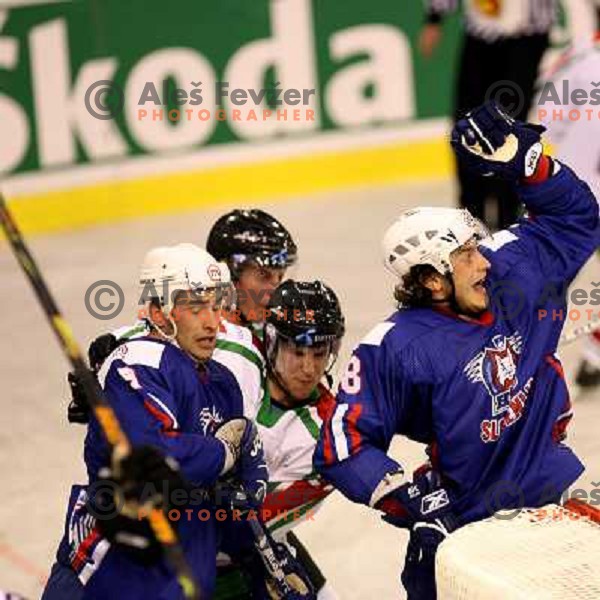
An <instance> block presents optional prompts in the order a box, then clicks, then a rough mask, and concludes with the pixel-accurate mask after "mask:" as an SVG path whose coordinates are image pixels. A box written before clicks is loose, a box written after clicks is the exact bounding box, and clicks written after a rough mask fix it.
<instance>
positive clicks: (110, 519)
mask: <svg viewBox="0 0 600 600" xmlns="http://www.w3.org/2000/svg"><path fill="white" fill-rule="evenodd" d="M180 489H187V488H186V484H185V482H184V480H183V478H182V476H181V474H180V472H179V466H178V464H177V462H176V461H175V460H174V459H173V458H171V457H165V456H164V455H163V454H162V453H161V452H160V451H159V450H157V449H156V448H154V447H152V446H139V447H137V448H134V449H133V450H132V451H131V453H130V454H129V455H127V456H126V457H125V458H122V459H115V460H114V461H113V466H112V468H106V469H102V470H101V471H100V473H99V479H98V481H97V482H96V483H95V484H92V485H90V488H89V491H88V493H89V494H90V499H89V500H88V511H89V512H90V513H91V514H92V515H94V516H95V517H96V520H97V525H98V528H99V529H100V532H101V533H102V534H103V535H104V537H106V538H107V539H108V540H109V541H110V542H111V543H113V544H115V545H116V546H118V547H119V548H121V549H122V550H124V551H125V552H127V553H128V554H129V555H130V556H132V558H134V559H136V560H138V561H139V562H142V563H144V564H152V563H154V562H156V561H157V560H158V559H159V558H160V557H161V555H162V547H161V545H160V543H159V542H158V540H157V539H156V537H155V535H154V532H153V531H152V528H151V526H150V523H149V522H148V520H147V519H144V518H143V516H144V515H147V514H149V512H150V511H151V510H152V509H155V508H159V509H161V510H164V511H165V512H167V511H168V510H169V508H170V506H171V504H170V498H171V495H172V493H173V492H174V491H175V490H180Z"/></svg>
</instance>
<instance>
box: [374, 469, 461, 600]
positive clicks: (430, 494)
mask: <svg viewBox="0 0 600 600" xmlns="http://www.w3.org/2000/svg"><path fill="white" fill-rule="evenodd" d="M376 508H379V509H380V510H383V511H385V513H386V514H385V515H384V516H383V517H382V518H383V520H384V521H387V522H388V523H391V524H392V525H395V526H396V527H402V528H409V529H410V538H409V542H408V546H407V548H406V558H405V562H404V570H403V571H402V576H401V579H402V583H403V585H404V587H405V589H406V592H407V594H408V599H409V600H417V599H418V600H435V597H436V592H435V554H436V551H437V548H438V546H439V545H440V543H441V542H442V541H443V540H444V538H445V537H446V536H447V535H448V534H449V533H451V532H452V531H454V530H455V529H456V528H457V527H458V522H457V520H456V518H455V516H454V514H453V513H452V509H451V502H450V498H449V497H448V492H447V491H446V490H445V489H444V488H443V487H441V486H440V481H439V478H438V477H437V476H436V474H435V473H434V472H433V471H428V472H426V473H424V474H422V475H418V476H417V477H416V478H415V479H414V481H413V482H412V483H405V484H403V485H401V486H399V487H397V488H396V489H395V490H393V491H392V492H391V493H389V494H388V495H386V496H384V497H383V498H382V499H381V500H380V501H379V502H378V503H377V504H376Z"/></svg>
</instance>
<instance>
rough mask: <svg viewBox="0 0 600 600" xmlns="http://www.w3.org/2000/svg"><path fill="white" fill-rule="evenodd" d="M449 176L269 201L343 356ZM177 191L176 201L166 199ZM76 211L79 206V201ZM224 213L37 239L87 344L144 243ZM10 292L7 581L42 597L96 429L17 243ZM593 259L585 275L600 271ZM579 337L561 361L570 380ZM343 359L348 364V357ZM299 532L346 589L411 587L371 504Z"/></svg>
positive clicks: (0, 546) (596, 440) (132, 274)
mask: <svg viewBox="0 0 600 600" xmlns="http://www.w3.org/2000/svg"><path fill="white" fill-rule="evenodd" d="M451 198H452V190H451V188H450V186H449V184H431V185H421V186H417V185H410V186H409V185H407V186H403V187H387V188H380V189H376V190H353V191H351V192H347V193H336V194H335V195H325V196H319V197H313V198H299V199H295V200H291V201H287V202H285V203H273V204H263V205H261V206H262V207H264V208H266V209H267V210H271V211H272V212H273V213H274V214H275V215H277V216H278V217H279V218H280V219H281V220H282V221H283V222H284V223H286V224H287V225H288V226H289V227H290V229H291V230H292V232H293V234H294V236H295V237H296V239H297V241H298V244H299V247H300V265H299V266H298V267H297V268H296V270H295V271H294V272H293V273H292V275H293V276H294V277H298V278H310V279H313V278H316V277H319V278H322V279H323V280H325V281H326V282H327V283H329V284H330V285H331V286H332V287H333V288H334V289H335V290H336V291H337V292H338V294H339V295H340V297H341V300H342V303H343V307H344V310H345V312H346V316H347V321H348V334H347V336H346V340H345V344H344V350H343V354H344V357H346V356H347V355H348V353H349V351H350V350H351V348H352V346H353V345H354V344H355V343H356V342H357V341H358V340H359V339H360V337H362V336H363V335H364V334H365V333H366V332H367V331H368V330H369V329H370V328H371V327H372V326H373V325H374V324H375V323H377V322H378V321H379V320H380V319H382V318H384V317H385V316H387V315H388V314H389V313H390V312H391V310H392V309H393V303H392V299H391V285H392V281H391V279H390V278H389V277H388V276H387V275H386V274H385V273H384V270H383V267H382V263H381V259H380V255H379V244H380V238H381V235H382V233H383V231H384V230H385V228H386V226H387V224H388V223H389V222H391V220H392V219H393V218H394V216H395V215H396V214H397V213H398V212H400V210H401V209H402V208H403V207H409V206H417V205H419V204H423V205H435V204H448V203H449V202H450V201H451ZM165 201H168V199H165ZM74 210H76V207H74ZM225 210H226V209H224V208H223V207H219V208H218V209H215V210H211V211H204V212H195V213H186V214H185V215H182V216H170V217H166V218H165V217H157V218H145V219H140V220H139V221H136V222H129V223H121V224H118V225H114V226H103V227H98V228H95V229H87V230H82V231H78V232H75V233H70V234H64V235H56V236H47V237H38V238H35V239H33V240H32V242H31V247H32V249H33V251H34V254H35V256H36V257H37V258H38V260H39V262H40V263H41V266H42V267H43V271H44V274H45V275H46V277H47V279H48V281H49V282H50V285H51V288H52V290H53V292H54V293H55V295H56V297H57V300H58V303H59V305H60V307H61V308H62V310H63V311H64V313H65V315H66V317H67V319H68V321H69V322H70V323H71V325H72V327H73V328H74V330H75V333H76V336H77V338H78V340H79V341H80V342H81V343H82V344H85V346H86V347H87V344H88V343H89V341H90V340H91V339H92V338H93V337H94V336H95V335H96V334H98V333H100V332H104V331H106V330H107V329H109V328H111V327H113V326H118V325H123V324H126V323H128V322H130V321H131V320H133V319H134V317H135V309H136V306H135V303H136V298H135V295H134V294H135V285H134V282H135V279H136V276H137V270H138V264H139V262H140V260H141V258H142V256H143V254H144V252H145V251H146V250H147V249H149V248H150V247H152V246H155V245H163V244H169V243H176V242H182V241H189V242H195V243H199V244H203V243H204V241H205V239H206V234H207V232H208V229H209V227H210V225H211V223H212V222H213V221H214V219H215V218H216V217H217V216H218V215H219V214H221V213H222V212H224V211H225ZM0 272H1V273H2V274H3V278H2V283H3V295H4V297H3V301H2V308H3V309H2V311H1V312H0V330H1V331H2V333H3V338H4V339H3V343H2V347H1V350H0V352H1V355H0V358H1V361H0V364H1V365H2V366H1V381H2V397H1V400H0V402H1V403H2V404H1V406H2V411H3V414H4V417H3V420H2V422H3V427H2V428H1V429H0V474H1V477H2V491H3V495H2V502H1V503H0V587H1V588H5V589H10V590H14V591H20V592H22V593H24V594H26V595H28V597H29V598H31V599H34V598H39V596H40V592H41V584H40V583H39V577H43V576H44V575H45V574H46V573H47V572H48V569H49V567H50V564H51V562H52V560H53V555H54V551H55V548H56V545H57V542H58V539H59V537H60V535H61V531H62V528H63V518H64V508H65V503H66V496H67V492H68V490H69V487H70V484H71V482H72V481H74V480H82V479H83V476H84V470H83V462H82V459H81V447H82V441H83V435H84V429H83V428H82V427H80V426H73V425H69V424H68V423H67V421H66V406H67V403H68V386H67V383H66V371H67V365H66V362H65V360H64V359H63V357H62V354H61V353H60V351H59V348H58V345H57V342H56V341H55V339H54V337H53V334H52V332H51V331H50V329H49V327H48V325H47V324H46V321H45V319H44V317H43V315H42V313H41V311H40V309H39V307H38V306H37V304H36V302H35V300H34V297H33V294H32V292H31V290H30V289H29V284H28V283H27V282H26V280H25V278H24V277H23V275H22V274H21V272H20V271H19V270H18V268H17V266H16V263H15V261H14V258H13V256H12V255H11V254H10V253H9V251H8V248H7V247H6V246H5V245H4V246H0ZM599 273H600V269H599V268H598V263H597V262H594V263H592V264H591V266H588V267H587V269H586V272H585V276H582V277H581V279H582V281H583V282H585V283H586V287H589V286H590V283H589V282H590V281H591V280H592V279H594V280H597V279H599V278H600V277H599ZM100 279H111V280H114V281H116V282H117V283H118V284H119V285H121V287H122V288H123V289H124V290H125V294H126V304H125V309H124V311H123V313H122V314H121V317H120V318H118V319H115V320H114V321H98V320H95V319H93V318H92V317H91V316H90V315H89V314H88V313H87V311H86V309H85V306H84V302H83V297H84V293H85V290H86V289H87V287H88V286H89V285H90V284H91V283H92V282H94V281H97V280H100ZM579 348H580V344H579V343H576V344H574V345H572V346H569V348H568V349H565V351H564V352H563V359H564V361H565V364H566V367H567V373H568V375H569V376H571V375H572V374H573V370H574V368H575V366H576V363H577V360H578V359H577V355H578V352H579ZM340 362H341V363H342V364H343V362H344V361H343V360H342V361H340ZM598 423H600V397H598V395H597V396H596V397H592V396H591V395H588V396H587V397H584V398H580V400H579V402H577V403H576V406H575V419H574V423H573V426H572V427H571V437H570V440H571V443H572V445H573V446H574V447H575V448H576V449H577V451H578V452H579V454H580V456H581V457H582V458H583V459H584V461H585V462H586V463H587V465H588V472H587V473H586V474H584V476H583V478H582V482H581V487H584V488H585V489H588V490H589V489H591V483H590V482H591V481H596V482H598V481H600V436H598V434H597V430H596V428H597V426H598V425H597V424H598ZM392 453H393V455H394V456H395V457H397V458H402V459H403V461H404V464H405V465H406V466H407V467H408V468H409V469H410V468H412V467H413V466H416V465H417V464H418V463H419V462H420V461H421V460H422V457H423V454H422V450H421V447H420V446H419V445H417V444H412V443H409V442H406V441H404V440H398V442H397V443H395V444H394V446H393V451H392ZM297 531H298V533H299V535H300V537H301V538H302V540H303V541H304V542H305V543H306V545H307V546H308V547H309V548H310V550H311V551H312V552H313V553H314V556H315V558H316V560H317V562H318V563H319V564H320V566H321V567H322V569H323V571H324V572H325V573H326V574H327V575H328V576H329V579H330V581H331V582H332V584H333V586H334V587H335V588H336V590H337V591H338V594H339V596H340V597H341V598H344V599H348V600H363V599H365V598H373V597H376V598H380V599H382V600H384V599H388V598H390V599H391V598H399V597H403V595H402V594H401V592H400V589H399V571H400V568H401V564H402V561H403V546H404V544H405V541H406V533H405V532H402V531H398V530H395V529H394V528H393V527H391V526H388V525H385V524H384V523H382V522H381V521H380V520H379V518H378V517H377V515H376V514H375V513H373V512H372V511H368V510H367V509H363V508H361V507H357V506H355V505H352V504H351V503H349V502H348V501H346V500H345V499H343V498H341V497H340V496H339V495H335V496H334V497H333V498H331V499H330V500H329V501H328V502H327V503H326V506H325V507H324V508H323V509H322V510H321V511H320V512H319V513H318V515H317V516H316V518H315V520H314V521H313V522H311V523H307V524H305V525H302V526H300V527H299V528H298V530H297Z"/></svg>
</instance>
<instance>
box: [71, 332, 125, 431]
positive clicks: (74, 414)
mask: <svg viewBox="0 0 600 600" xmlns="http://www.w3.org/2000/svg"><path fill="white" fill-rule="evenodd" d="M119 345H120V342H119V341H118V340H117V338H116V337H115V336H114V335H113V334H112V333H105V334H104V335H101V336H99V337H97V338H96V339H95V340H94V341H93V342H92V343H91V344H90V347H89V349H88V359H89V361H90V366H91V368H92V371H93V372H94V374H95V375H97V374H98V371H99V370H100V367H101V366H102V363H103V362H104V361H105V360H106V359H107V358H108V356H109V355H110V354H111V353H112V351H113V350H114V349H115V348H117V347H118V346H119ZM67 380H68V381H69V387H70V388H71V402H70V403H69V408H68V409H67V417H68V419H69V423H81V424H84V425H85V424H86V423H89V422H90V407H89V405H88V402H87V398H86V396H85V392H84V391H83V386H82V385H81V382H80V381H79V379H78V377H77V375H75V373H69V374H68V375H67Z"/></svg>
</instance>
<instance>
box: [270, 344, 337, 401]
mask: <svg viewBox="0 0 600 600" xmlns="http://www.w3.org/2000/svg"><path fill="white" fill-rule="evenodd" d="M329 356H330V346H329V344H317V345H316V346H311V347H305V346H296V345H295V344H293V343H291V342H286V341H285V340H280V342H279V347H278V349H277V356H276V358H275V371H276V372H277V374H278V375H279V377H280V378H281V380H282V382H283V384H284V385H285V387H286V388H287V390H288V392H289V393H290V394H291V395H292V397H293V398H294V399H297V400H305V399H306V398H308V397H309V396H310V394H311V392H312V391H313V390H314V389H315V387H317V384H318V383H319V381H321V379H322V378H323V375H324V374H325V369H326V368H327V364H328V362H329Z"/></svg>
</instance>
